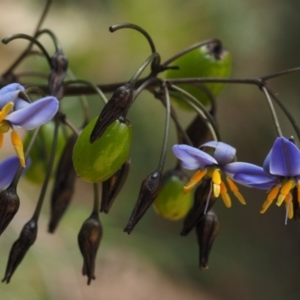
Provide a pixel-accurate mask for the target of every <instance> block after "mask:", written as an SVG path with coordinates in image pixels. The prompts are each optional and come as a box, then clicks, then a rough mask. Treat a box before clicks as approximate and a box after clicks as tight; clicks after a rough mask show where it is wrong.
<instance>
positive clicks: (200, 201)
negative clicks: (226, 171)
mask: <svg viewBox="0 0 300 300" xmlns="http://www.w3.org/2000/svg"><path fill="white" fill-rule="evenodd" d="M207 201H208V202H207ZM215 202H216V198H215V197H214V196H213V194H212V193H211V179H205V180H202V182H201V183H200V185H199V186H198V187H197V189H196V191H195V194H194V204H193V207H192V208H191V209H190V211H189V212H188V214H187V216H186V217H185V219H184V221H183V228H182V231H181V233H180V234H181V235H182V236H186V235H188V234H189V233H190V232H191V230H192V229H193V228H194V227H195V226H196V224H197V223H198V222H200V221H201V220H202V218H204V217H205V214H204V212H205V211H206V212H208V211H209V210H210V208H211V207H212V206H213V205H214V203H215ZM206 206H207V207H206Z"/></svg>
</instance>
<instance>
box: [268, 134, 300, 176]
mask: <svg viewBox="0 0 300 300" xmlns="http://www.w3.org/2000/svg"><path fill="white" fill-rule="evenodd" d="M270 174H273V175H278V176H283V177H290V176H291V177H293V176H297V175H300V151H299V149H298V148H297V146H296V145H295V144H294V143H292V142H290V141H289V140H288V139H286V138H284V137H279V138H277V139H276V140H275V143H274V145H273V147H272V150H271V155H270Z"/></svg>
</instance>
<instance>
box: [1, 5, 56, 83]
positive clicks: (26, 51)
mask: <svg viewBox="0 0 300 300" xmlns="http://www.w3.org/2000/svg"><path fill="white" fill-rule="evenodd" d="M51 4H52V0H47V1H46V5H45V7H44V10H43V13H42V15H41V17H40V20H39V22H38V24H37V26H36V28H35V30H34V35H35V34H36V32H37V31H38V30H39V29H40V27H41V26H42V24H43V22H44V20H45V17H46V15H47V13H48V10H49V8H50V5H51ZM33 44H34V43H33V42H30V43H29V45H28V47H27V48H26V49H25V50H24V51H23V52H22V53H21V55H20V56H19V58H18V59H17V60H16V61H15V62H14V63H13V64H12V65H11V66H10V67H9V68H8V69H7V70H6V71H5V72H4V74H3V77H6V76H7V75H8V74H10V73H11V72H12V71H13V70H14V69H15V68H16V67H17V66H18V65H19V63H20V62H21V61H22V60H23V59H24V58H25V57H26V55H27V54H28V52H29V51H30V49H31V47H32V46H33Z"/></svg>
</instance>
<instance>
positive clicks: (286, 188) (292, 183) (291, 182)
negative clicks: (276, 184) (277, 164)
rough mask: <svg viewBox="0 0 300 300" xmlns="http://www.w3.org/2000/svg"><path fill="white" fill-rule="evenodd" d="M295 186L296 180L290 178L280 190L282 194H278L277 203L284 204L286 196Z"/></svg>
mask: <svg viewBox="0 0 300 300" xmlns="http://www.w3.org/2000/svg"><path fill="white" fill-rule="evenodd" d="M294 187H295V181H294V180H289V181H288V182H286V183H285V184H284V185H283V186H282V188H281V190H280V194H279V196H278V199H277V202H276V205H278V206H280V205H281V204H282V202H283V201H284V199H285V197H286V196H287V195H288V193H289V192H290V190H291V189H292V188H294Z"/></svg>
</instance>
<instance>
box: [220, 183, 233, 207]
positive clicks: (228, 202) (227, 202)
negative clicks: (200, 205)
mask: <svg viewBox="0 0 300 300" xmlns="http://www.w3.org/2000/svg"><path fill="white" fill-rule="evenodd" d="M220 194H221V198H222V200H223V202H224V204H225V206H226V207H228V208H229V207H231V199H230V196H229V195H228V193H227V188H226V186H225V184H224V183H223V182H222V181H221V184H220Z"/></svg>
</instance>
